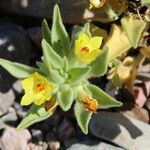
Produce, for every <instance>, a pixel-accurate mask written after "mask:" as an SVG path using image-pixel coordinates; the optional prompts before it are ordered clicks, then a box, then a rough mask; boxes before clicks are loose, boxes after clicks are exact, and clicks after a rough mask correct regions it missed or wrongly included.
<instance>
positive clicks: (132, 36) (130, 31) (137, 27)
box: [121, 15, 146, 48]
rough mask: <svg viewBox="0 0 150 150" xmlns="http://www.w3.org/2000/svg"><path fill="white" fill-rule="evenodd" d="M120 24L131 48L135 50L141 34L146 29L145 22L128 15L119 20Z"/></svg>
mask: <svg viewBox="0 0 150 150" xmlns="http://www.w3.org/2000/svg"><path fill="white" fill-rule="evenodd" d="M121 24H122V26H123V29H124V30H125V32H126V34H127V36H128V38H129V41H130V43H131V44H132V47H133V48H137V46H138V43H139V40H140V38H141V36H142V33H143V31H144V29H145V27H146V22H144V21H142V20H139V19H137V18H134V17H133V16H131V15H129V16H127V17H124V18H122V19H121Z"/></svg>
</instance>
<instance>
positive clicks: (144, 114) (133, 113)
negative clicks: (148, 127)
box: [121, 106, 150, 123]
mask: <svg viewBox="0 0 150 150" xmlns="http://www.w3.org/2000/svg"><path fill="white" fill-rule="evenodd" d="M121 113H123V114H124V115H127V116H130V117H133V118H135V119H139V120H140V121H143V122H146V123H149V121H150V118H149V112H148V111H147V110H146V109H144V108H140V107H138V106H135V107H133V108H132V109H130V110H125V111H122V112H121Z"/></svg>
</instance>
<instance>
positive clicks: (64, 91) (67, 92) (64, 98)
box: [57, 85, 74, 111]
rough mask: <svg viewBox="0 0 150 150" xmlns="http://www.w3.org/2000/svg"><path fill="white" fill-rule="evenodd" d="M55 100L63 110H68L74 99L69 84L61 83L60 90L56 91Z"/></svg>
mask: <svg viewBox="0 0 150 150" xmlns="http://www.w3.org/2000/svg"><path fill="white" fill-rule="evenodd" d="M57 100H58V103H59V106H60V107H61V108H62V109H63V110H64V111H68V110H69V109H70V108H71V105H72V103H73V100H74V93H73V91H72V89H71V88H70V86H69V85H62V86H61V90H60V91H59V92H58V93H57Z"/></svg>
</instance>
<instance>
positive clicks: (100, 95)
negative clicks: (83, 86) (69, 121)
mask: <svg viewBox="0 0 150 150" xmlns="http://www.w3.org/2000/svg"><path fill="white" fill-rule="evenodd" d="M87 88H88V89H89V90H90V91H91V93H92V97H93V98H95V99H97V100H98V102H99V108H101V109H105V108H110V107H119V106H121V105H122V103H121V102H119V101H116V100H115V99H114V98H112V97H111V96H109V95H108V94H107V93H106V92H104V91H103V90H101V89H100V88H98V87H97V86H95V85H92V84H89V85H87Z"/></svg>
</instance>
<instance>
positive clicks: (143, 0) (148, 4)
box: [141, 0, 150, 8]
mask: <svg viewBox="0 0 150 150" xmlns="http://www.w3.org/2000/svg"><path fill="white" fill-rule="evenodd" d="M141 2H142V4H143V5H144V6H147V7H149V8H150V1H149V0H141Z"/></svg>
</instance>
